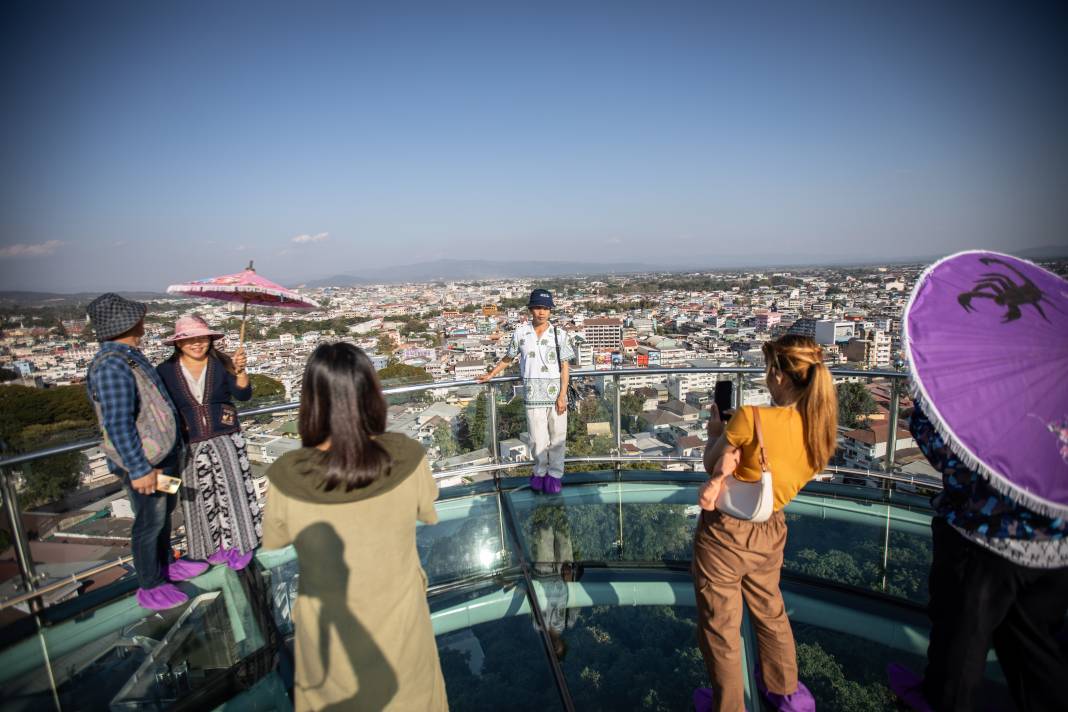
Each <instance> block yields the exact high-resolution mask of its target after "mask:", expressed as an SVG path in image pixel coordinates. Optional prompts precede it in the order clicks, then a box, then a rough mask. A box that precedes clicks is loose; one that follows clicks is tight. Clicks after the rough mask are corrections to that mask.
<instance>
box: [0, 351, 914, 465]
mask: <svg viewBox="0 0 1068 712" xmlns="http://www.w3.org/2000/svg"><path fill="white" fill-rule="evenodd" d="M695 373H723V374H743V375H744V374H753V375H758V374H761V373H764V369H762V368H757V367H754V366H715V367H708V366H704V367H701V368H684V367H672V368H617V369H613V370H603V371H598V370H584V371H572V372H571V376H572V378H586V377H597V376H600V377H613V378H616V377H621V376H648V375H650V374H655V375H658V376H671V375H676V374H695ZM831 376H838V377H846V378H855V377H859V378H870V379H873V380H874V379H876V378H886V379H890V380H894V379H900V380H904V379H906V378H908V374H907V373H903V372H901V371H863V370H858V369H834V368H832V369H831ZM521 380H523V379H522V377H521V376H498V377H497V378H493V379H490V380H488V381H483V382H480V381H477V380H474V379H464V380H460V381H432V382H429V383H415V384H411V385H406V386H393V387H390V388H384V389H383V390H382V392H383V393H384V394H386V395H387V396H392V395H403V394H407V393H421V392H423V391H431V390H439V389H445V390H452V389H454V388H462V387H465V386H484V385H486V384H487V383H517V382H519V381H521ZM299 407H300V401H290V402H288V403H278V404H275V405H268V406H263V407H260V408H250V409H249V410H242V411H239V412H238V415H240V416H243V417H244V416H254V415H270V414H271V413H283V412H286V411H290V410H296V409H297V408H299ZM617 416H618V413H617ZM100 443H101V439H100V438H90V439H86V440H79V441H77V442H73V443H66V444H63V445H55V446H53V447H48V448H43V449H41V450H34V451H32V452H26V453H19V454H17V455H8V456H7V457H2V458H0V468H4V467H11V466H13V465H21V464H22V463H24V462H31V461H33V460H39V459H41V458H44V457H52V456H54V455H63V454H65V453H68V452H76V451H78V450H87V449H88V448H91V447H96V446H97V445H99V444H100Z"/></svg>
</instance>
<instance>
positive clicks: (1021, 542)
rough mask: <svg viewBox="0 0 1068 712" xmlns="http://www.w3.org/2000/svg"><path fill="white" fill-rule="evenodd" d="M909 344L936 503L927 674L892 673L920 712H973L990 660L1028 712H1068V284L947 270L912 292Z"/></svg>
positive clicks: (975, 264) (934, 272)
mask: <svg viewBox="0 0 1068 712" xmlns="http://www.w3.org/2000/svg"><path fill="white" fill-rule="evenodd" d="M903 328H904V342H905V346H906V351H907V356H908V362H909V369H910V372H911V376H912V381H911V384H912V388H913V394H914V396H915V399H916V402H917V406H916V408H915V409H914V410H913V413H912V416H911V419H910V421H909V429H910V430H911V432H912V435H913V438H914V439H915V441H916V443H917V445H919V447H920V449H921V450H922V451H923V453H924V455H925V456H926V457H927V459H928V461H929V462H930V463H931V465H932V466H933V467H934V468H935V469H936V470H938V471H939V472H940V473H941V474H942V483H943V489H942V492H941V493H939V494H938V495H937V496H936V497H935V498H934V499H933V501H932V504H933V506H934V509H935V516H934V518H933V519H932V522H931V537H932V544H933V549H934V552H933V560H932V562H931V573H930V580H929V586H928V588H929V590H930V601H929V604H928V613H929V615H930V618H931V634H930V644H929V646H928V649H927V668H926V670H925V671H924V674H923V677H922V678H921V677H920V676H919V675H917V674H916V673H915V672H913V671H912V670H909V669H908V668H905V667H903V666H901V665H898V664H891V665H890V666H889V667H888V669H887V672H888V674H889V678H890V687H891V688H892V689H893V690H894V692H895V693H896V694H897V695H898V697H899V698H901V700H902V701H904V702H905V703H906V704H907V705H909V706H910V707H911V708H912V709H914V710H973V709H977V708H978V707H979V705H980V704H981V701H982V697H981V695H982V685H983V676H984V672H985V668H986V658H987V653H988V652H989V650H990V648H991V647H993V648H994V650H995V651H996V652H997V657H998V661H999V663H1000V664H1001V669H1002V671H1003V672H1004V674H1005V679H1006V682H1007V683H1008V687H1009V691H1010V693H1011V695H1012V697H1013V700H1014V701H1015V703H1016V705H1017V706H1018V707H1019V709H1021V710H1061V709H1064V708H1065V701H1064V700H1065V692H1064V683H1065V681H1066V680H1068V656H1066V655H1065V651H1064V649H1063V648H1062V646H1061V645H1060V643H1059V642H1058V639H1057V636H1058V635H1059V634H1062V633H1063V630H1064V621H1065V616H1066V614H1068V453H1066V452H1064V450H1063V443H1062V439H1063V437H1064V436H1063V433H1062V432H1060V431H1061V430H1062V429H1063V425H1061V423H1063V422H1064V419H1065V414H1066V413H1068V389H1065V387H1064V375H1063V374H1064V372H1065V369H1066V366H1068V364H1066V363H1065V359H1066V357H1068V284H1066V282H1065V280H1064V279H1062V278H1060V277H1058V276H1057V275H1054V274H1052V273H1050V272H1047V271H1045V270H1043V269H1042V268H1040V267H1038V266H1037V265H1034V264H1032V263H1030V262H1027V261H1025V260H1020V259H1018V258H1015V257H1012V256H1010V255H1003V254H998V253H992V252H986V251H970V252H963V253H959V254H957V255H952V256H950V257H948V258H946V259H944V260H941V261H939V262H937V263H935V264H934V265H932V266H931V267H929V268H928V269H927V270H926V271H925V272H924V274H923V275H921V277H920V279H919V280H918V281H917V284H916V288H915V289H914V291H913V294H912V297H911V299H910V300H909V304H908V306H907V307H906V310H905V319H904V320H903Z"/></svg>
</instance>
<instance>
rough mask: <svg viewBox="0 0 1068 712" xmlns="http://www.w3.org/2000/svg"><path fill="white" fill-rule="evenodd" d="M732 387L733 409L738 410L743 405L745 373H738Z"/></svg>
mask: <svg viewBox="0 0 1068 712" xmlns="http://www.w3.org/2000/svg"><path fill="white" fill-rule="evenodd" d="M737 378H738V380H737V382H736V384H735V388H734V409H735V410H738V409H739V408H742V407H744V406H745V392H744V391H745V374H744V373H739V374H738V377H737Z"/></svg>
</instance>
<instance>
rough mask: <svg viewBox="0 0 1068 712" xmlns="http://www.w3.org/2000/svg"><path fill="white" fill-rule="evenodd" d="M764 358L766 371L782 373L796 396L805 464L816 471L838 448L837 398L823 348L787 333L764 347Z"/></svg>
mask: <svg viewBox="0 0 1068 712" xmlns="http://www.w3.org/2000/svg"><path fill="white" fill-rule="evenodd" d="M764 358H765V360H766V362H767V368H768V372H769V373H770V372H772V371H777V372H779V373H782V374H785V375H786V377H787V379H788V380H789V382H790V386H791V389H792V390H793V391H794V392H795V393H797V394H798V398H797V410H798V411H799V412H800V413H801V423H802V425H803V427H804V433H805V449H806V450H807V453H808V463H809V465H810V466H811V467H812V468H813V469H814V470H815V471H816V472H820V471H821V470H823V468H825V467H826V466H827V463H828V462H830V460H831V456H832V455H833V454H834V451H835V448H836V447H837V446H838V395H837V393H836V392H835V389H834V381H833V380H832V379H831V372H830V371H828V370H827V366H825V365H824V363H823V349H821V348H820V346H819V344H817V343H816V342H815V341H813V340H812V339H810V338H809V337H807V336H797V335H795V334H787V335H786V336H783V337H781V338H779V339H777V340H775V341H768V342H766V343H765V344H764Z"/></svg>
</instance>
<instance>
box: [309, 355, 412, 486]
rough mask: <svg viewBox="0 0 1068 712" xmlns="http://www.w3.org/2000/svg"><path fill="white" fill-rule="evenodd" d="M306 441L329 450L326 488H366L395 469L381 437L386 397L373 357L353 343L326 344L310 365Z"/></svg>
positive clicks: (310, 361)
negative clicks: (327, 446) (380, 440)
mask: <svg viewBox="0 0 1068 712" xmlns="http://www.w3.org/2000/svg"><path fill="white" fill-rule="evenodd" d="M298 427H299V430H300V442H301V444H302V445H303V446H304V447H316V446H318V445H322V444H323V443H324V442H325V441H326V439H327V438H330V449H329V450H328V451H327V463H328V464H327V472H326V490H327V491H328V492H329V491H330V490H332V489H334V488H335V487H338V486H340V485H344V486H345V491H346V492H348V491H351V490H354V489H359V488H361V487H366V486H367V485H369V484H371V483H372V482H374V481H375V480H376V479H378V478H379V477H381V476H382V475H383V474H385V473H386V472H388V471H389V467H390V465H391V464H392V458H391V457H390V455H389V453H388V452H386V449H385V448H384V447H382V445H381V444H380V443H379V442H378V441H377V440H376V439H375V437H374V436H376V435H381V434H382V433H383V432H385V430H386V399H385V396H383V395H382V386H381V384H380V383H379V382H378V376H377V375H376V374H375V368H374V366H373V365H372V364H371V359H369V358H367V354H365V353H364V352H363V350H362V349H360V348H357V347H356V346H353V345H352V344H346V343H336V344H321V345H320V346H319V347H318V348H317V349H315V351H314V352H312V355H311V356H310V357H309V358H308V364H307V365H306V366H305V367H304V384H303V385H302V386H301V389H300V424H299V426H298Z"/></svg>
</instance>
